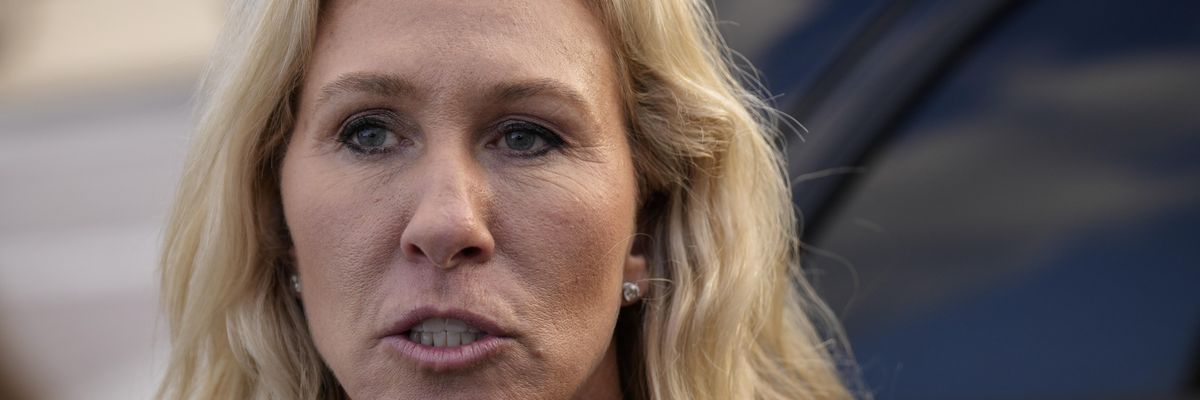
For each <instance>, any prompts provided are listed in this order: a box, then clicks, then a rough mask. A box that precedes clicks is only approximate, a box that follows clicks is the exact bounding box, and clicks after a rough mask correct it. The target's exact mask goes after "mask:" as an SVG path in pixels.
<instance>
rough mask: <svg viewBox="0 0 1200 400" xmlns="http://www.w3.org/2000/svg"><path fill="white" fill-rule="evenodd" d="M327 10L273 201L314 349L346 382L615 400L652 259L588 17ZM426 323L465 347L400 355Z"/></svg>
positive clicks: (558, 4) (602, 39) (416, 4)
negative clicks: (618, 337) (625, 342)
mask: <svg viewBox="0 0 1200 400" xmlns="http://www.w3.org/2000/svg"><path fill="white" fill-rule="evenodd" d="M321 11H322V16H321V23H320V25H319V26H318V33H317V37H316V43H315V46H314V49H313V52H312V56H311V57H312V58H311V60H310V62H309V64H308V65H307V68H306V70H305V75H304V77H303V82H302V83H301V88H300V94H299V98H298V99H297V100H298V101H297V103H296V114H295V115H296V120H295V125H294V130H293V131H292V132H291V136H290V141H289V142H288V145H287V148H286V156H285V157H284V160H283V163H282V167H281V171H280V178H281V185H280V192H281V196H282V201H283V207H284V217H285V219H286V222H287V226H288V229H289V233H290V235H291V239H292V243H293V246H294V247H293V251H292V253H293V258H294V260H293V263H294V265H295V269H296V272H297V273H298V274H299V277H300V282H301V283H302V287H303V289H302V291H301V293H300V300H301V303H302V304H303V306H304V312H305V316H306V318H307V321H308V325H309V330H310V332H311V334H312V340H313V343H314V344H315V345H316V348H317V350H318V352H319V353H320V355H321V357H322V359H323V360H324V361H325V363H326V364H327V365H328V366H329V368H330V370H332V371H333V373H334V375H335V376H336V377H337V379H338V381H339V383H340V384H341V385H342V387H343V388H344V389H345V390H346V391H347V393H348V394H349V395H350V396H351V397H352V398H355V399H385V398H386V399H428V398H471V399H477V398H493V399H566V398H600V399H605V398H619V397H620V388H619V378H618V371H617V354H616V351H615V341H614V340H615V339H614V337H613V331H614V327H615V326H616V320H617V316H618V314H619V312H620V309H621V307H622V306H628V305H629V303H628V302H624V301H623V300H622V298H621V285H622V283H623V282H637V281H639V280H641V279H643V278H644V274H645V260H644V258H643V257H642V256H641V255H640V254H636V252H635V251H634V250H633V246H632V245H633V243H632V239H633V237H634V236H635V234H636V231H635V229H636V228H635V226H636V223H635V222H636V221H635V217H636V209H637V193H636V176H635V171H634V168H633V161H632V158H631V154H630V149H629V145H628V143H627V141H626V136H625V135H626V133H625V130H624V126H625V125H624V123H623V122H624V115H623V114H622V107H621V101H620V96H619V93H618V89H617V88H618V85H617V73H616V72H615V67H614V65H613V57H612V53H611V50H610V45H609V43H608V40H607V38H606V36H605V35H604V33H603V32H604V31H603V28H602V26H601V23H600V21H599V20H598V19H596V18H595V16H594V15H592V13H591V12H590V11H589V10H588V9H587V8H586V6H585V5H584V4H582V2H570V1H523V0H503V1H498V0H493V1H488V2H467V1H436V2H431V1H381V0H380V1H376V0H367V1H354V2H349V1H333V2H331V3H328V4H323V7H322V10H321ZM642 289H643V292H644V291H645V287H644V286H643V287H642ZM437 318H451V319H462V320H467V321H466V322H468V325H472V324H473V325H472V326H474V328H475V329H476V331H477V332H478V335H479V337H478V338H476V340H477V341H476V342H474V343H472V344H462V345H460V346H461V347H453V346H449V345H447V346H445V347H440V346H436V345H435V346H429V345H426V344H421V343H419V342H420V338H421V333H423V332H424V333H429V332H427V331H421V330H418V331H417V335H416V336H415V337H416V338H417V339H416V340H415V341H414V340H413V336H412V333H413V330H414V329H417V328H415V326H424V325H421V324H422V323H423V322H427V321H430V320H435V319H437ZM447 324H449V322H447ZM483 325H488V327H486V329H485V327H484V326H483ZM421 329H425V328H421ZM446 329H447V330H449V328H446ZM400 331H403V332H400ZM438 332H440V331H438ZM446 333H447V334H451V335H453V332H449V331H447V332H446ZM434 334H435V335H436V334H437V333H436V332H435V333H434ZM464 335H466V334H464ZM451 340H453V339H451ZM461 340H462V341H463V342H465V341H467V339H466V336H463V339H461ZM471 346H474V347H471ZM467 348H471V349H474V350H470V351H468V350H462V349H467ZM447 360H448V361H447Z"/></svg>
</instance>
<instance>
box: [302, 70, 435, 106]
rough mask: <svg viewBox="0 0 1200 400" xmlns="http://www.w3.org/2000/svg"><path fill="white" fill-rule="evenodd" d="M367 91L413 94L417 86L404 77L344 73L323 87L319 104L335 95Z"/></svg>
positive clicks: (378, 93) (401, 94)
mask: <svg viewBox="0 0 1200 400" xmlns="http://www.w3.org/2000/svg"><path fill="white" fill-rule="evenodd" d="M353 92H365V93H371V94H375V95H379V96H384V97H403V96H411V95H413V94H415V93H416V92H417V90H416V87H415V86H414V85H413V84H412V83H409V82H408V81H406V80H404V79H403V78H400V77H396V76H391V75H381V74H369V73H348V74H342V75H341V76H339V77H338V79H337V80H335V81H333V82H330V83H329V84H327V85H325V86H324V87H322V88H321V95H320V96H319V97H318V98H317V106H318V108H319V107H320V105H321V104H324V103H327V102H329V101H330V100H332V99H333V98H334V97H337V96H339V95H342V94H345V93H353Z"/></svg>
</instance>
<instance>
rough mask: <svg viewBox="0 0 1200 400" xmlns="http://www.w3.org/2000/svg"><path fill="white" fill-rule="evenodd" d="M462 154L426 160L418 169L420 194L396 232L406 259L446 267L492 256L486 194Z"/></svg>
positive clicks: (449, 267) (492, 245)
mask: <svg viewBox="0 0 1200 400" xmlns="http://www.w3.org/2000/svg"><path fill="white" fill-rule="evenodd" d="M461 158H463V157H458V158H455V157H442V158H439V159H434V160H428V161H429V162H427V163H426V165H425V168H422V169H421V171H420V175H422V177H421V178H418V181H420V182H421V183H420V184H419V185H418V186H419V187H418V188H414V189H416V190H418V191H420V192H422V193H421V194H420V195H419V196H418V199H419V200H418V202H417V205H416V206H417V209H416V211H415V212H414V213H413V215H412V218H411V219H410V220H409V222H408V226H406V227H405V228H404V233H403V234H401V237H400V242H401V246H402V248H403V252H404V256H405V258H407V259H408V260H409V262H412V263H414V264H421V263H426V262H428V263H432V264H433V265H434V266H435V267H438V268H442V269H447V270H448V269H451V268H454V267H456V266H459V265H462V264H482V263H484V262H486V261H488V260H490V259H491V258H492V253H493V251H494V250H495V247H496V244H495V241H494V240H493V238H492V234H491V232H490V231H489V230H488V223H487V218H486V212H487V208H488V203H489V202H490V200H489V195H488V193H487V191H486V190H484V187H483V185H481V184H480V182H481V181H482V180H481V179H478V173H477V172H476V169H475V168H472V166H471V165H470V163H469V162H468V161H466V160H461Z"/></svg>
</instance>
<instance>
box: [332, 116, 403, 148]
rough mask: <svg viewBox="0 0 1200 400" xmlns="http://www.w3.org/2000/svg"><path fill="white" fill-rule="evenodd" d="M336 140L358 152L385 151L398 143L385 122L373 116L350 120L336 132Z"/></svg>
mask: <svg viewBox="0 0 1200 400" xmlns="http://www.w3.org/2000/svg"><path fill="white" fill-rule="evenodd" d="M338 141H339V142H341V143H342V144H344V145H346V147H347V148H349V149H350V150H351V151H353V152H355V153H359V154H382V153H387V152H389V151H391V150H392V149H393V148H395V147H396V145H397V144H398V143H399V139H398V138H397V137H396V134H395V133H393V132H392V131H391V130H390V129H388V127H387V124H386V122H385V121H382V120H380V119H379V118H377V117H375V116H363V117H359V118H355V119H353V120H350V122H348V123H346V126H345V128H343V129H342V132H341V133H340V134H338Z"/></svg>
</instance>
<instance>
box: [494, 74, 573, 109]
mask: <svg viewBox="0 0 1200 400" xmlns="http://www.w3.org/2000/svg"><path fill="white" fill-rule="evenodd" d="M539 96H549V97H557V98H559V99H561V100H565V101H567V102H570V103H572V105H573V106H575V107H578V108H580V109H582V110H588V102H587V100H585V99H584V97H583V95H581V94H579V92H577V91H575V90H574V89H571V88H570V87H568V86H566V85H564V84H562V83H559V82H558V81H555V80H553V79H535V80H530V81H522V82H512V83H504V84H501V85H499V86H497V87H496V88H495V89H494V91H493V92H492V93H491V95H490V96H488V97H489V98H490V99H493V100H496V101H499V102H503V103H509V102H515V101H518V100H522V99H527V98H531V97H539Z"/></svg>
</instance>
